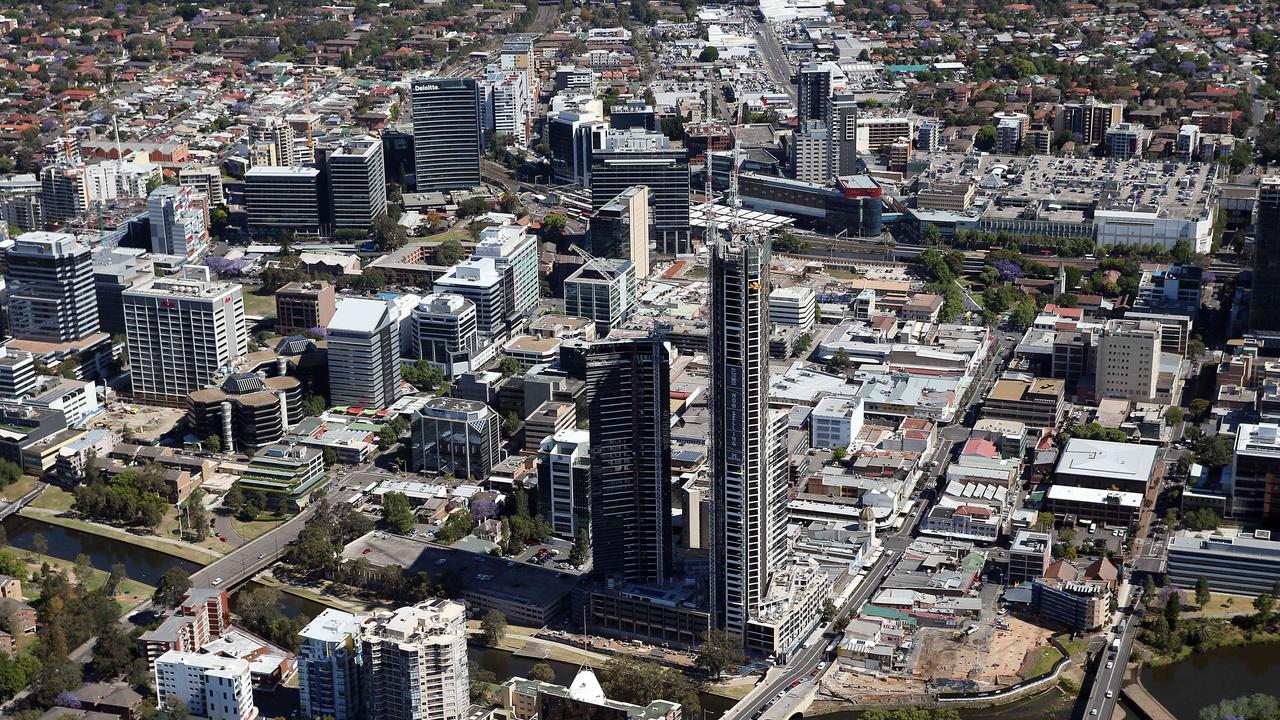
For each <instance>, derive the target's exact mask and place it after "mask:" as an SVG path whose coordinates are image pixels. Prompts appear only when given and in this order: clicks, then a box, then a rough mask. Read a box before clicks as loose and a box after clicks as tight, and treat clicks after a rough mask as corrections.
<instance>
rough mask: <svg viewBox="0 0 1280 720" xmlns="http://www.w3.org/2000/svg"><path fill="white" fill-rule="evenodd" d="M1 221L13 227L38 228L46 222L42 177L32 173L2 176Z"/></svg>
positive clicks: (0, 179) (0, 192)
mask: <svg viewBox="0 0 1280 720" xmlns="http://www.w3.org/2000/svg"><path fill="white" fill-rule="evenodd" d="M0 222H4V223H5V224H7V225H8V226H9V227H11V228H37V227H40V226H41V225H42V224H43V223H44V215H43V211H42V210H41V209H40V178H38V177H36V176H35V175H33V174H30V173H28V174H25V175H10V176H9V177H4V178H0Z"/></svg>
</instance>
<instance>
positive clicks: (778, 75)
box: [755, 23, 797, 105]
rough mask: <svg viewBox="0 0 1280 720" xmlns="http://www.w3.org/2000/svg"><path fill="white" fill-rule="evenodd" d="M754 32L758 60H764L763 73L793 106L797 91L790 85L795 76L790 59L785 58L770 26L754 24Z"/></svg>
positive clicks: (767, 24) (785, 53) (785, 54)
mask: <svg viewBox="0 0 1280 720" xmlns="http://www.w3.org/2000/svg"><path fill="white" fill-rule="evenodd" d="M755 31H756V40H757V42H756V48H757V49H758V50H759V51H760V58H761V59H762V60H764V67H765V72H766V73H767V74H768V75H769V77H771V78H773V80H774V82H776V83H778V85H780V86H781V87H782V89H783V90H784V91H785V92H786V93H787V95H789V96H790V97H791V103H792V104H793V105H794V104H795V103H796V101H797V91H796V86H795V85H792V84H791V78H792V76H793V75H795V71H794V69H793V68H792V67H791V59H790V58H788V57H787V52H786V51H785V50H783V49H782V44H781V43H780V42H778V36H777V34H776V33H774V31H773V26H772V25H770V24H769V23H756V25H755Z"/></svg>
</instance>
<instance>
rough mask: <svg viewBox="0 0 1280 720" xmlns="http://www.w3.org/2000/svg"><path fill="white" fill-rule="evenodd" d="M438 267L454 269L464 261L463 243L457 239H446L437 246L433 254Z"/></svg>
mask: <svg viewBox="0 0 1280 720" xmlns="http://www.w3.org/2000/svg"><path fill="white" fill-rule="evenodd" d="M432 256H433V257H434V258H435V262H436V264H437V265H443V266H445V267H452V266H454V265H457V264H458V261H459V260H461V259H462V243H460V242H458V241H457V239H455V238H445V239H444V240H442V241H441V242H440V244H439V245H436V249H435V251H434V252H433V253H432Z"/></svg>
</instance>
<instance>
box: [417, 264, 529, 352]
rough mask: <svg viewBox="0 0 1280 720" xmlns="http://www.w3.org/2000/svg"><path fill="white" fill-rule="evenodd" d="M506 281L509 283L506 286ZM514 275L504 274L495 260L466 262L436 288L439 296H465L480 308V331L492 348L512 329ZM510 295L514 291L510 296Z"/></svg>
mask: <svg viewBox="0 0 1280 720" xmlns="http://www.w3.org/2000/svg"><path fill="white" fill-rule="evenodd" d="M504 279H505V280H507V281H508V282H504ZM511 279H512V277H511V275H509V274H506V275H504V273H502V272H501V271H500V270H499V269H498V267H497V262H496V261H495V259H494V258H491V257H486V258H479V259H469V260H463V261H462V262H460V263H458V264H457V265H454V266H453V267H452V268H450V269H449V272H447V273H445V274H444V275H442V276H441V277H440V278H439V279H438V280H436V281H435V283H434V284H433V288H434V289H435V291H436V292H439V293H451V294H454V295H461V296H462V297H464V298H466V299H467V300H470V301H471V304H472V305H475V308H476V328H477V329H478V330H479V331H480V336H481V338H483V339H482V340H481V343H482V344H484V345H488V344H491V343H494V342H495V341H496V340H497V339H499V338H501V337H502V336H504V335H505V334H506V332H507V328H508V323H507V320H508V317H509V310H508V308H510V307H511V305H512V304H513V302H514V297H515V289H514V287H512V286H511V285H510V284H509V281H510V280H511ZM508 291H510V292H509V293H508Z"/></svg>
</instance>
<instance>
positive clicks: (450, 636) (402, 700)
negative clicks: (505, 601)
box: [360, 599, 471, 720]
mask: <svg viewBox="0 0 1280 720" xmlns="http://www.w3.org/2000/svg"><path fill="white" fill-rule="evenodd" d="M360 641H361V648H362V653H363V656H364V657H363V658H362V660H363V662H364V673H363V676H364V688H363V690H364V713H363V715H362V717H366V718H377V720H462V718H464V717H466V715H467V712H468V710H470V708H471V700H470V677H469V674H468V669H467V609H466V607H465V606H463V604H462V603H459V602H454V601H452V600H439V599H433V600H427V601H424V602H422V603H419V604H418V605H414V606H412V607H402V608H400V609H399V610H395V611H386V610H384V611H381V612H378V613H376V614H374V615H372V616H370V617H368V618H366V619H365V620H364V622H363V623H362V625H361V627H360Z"/></svg>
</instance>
